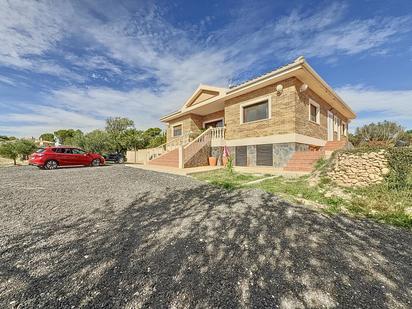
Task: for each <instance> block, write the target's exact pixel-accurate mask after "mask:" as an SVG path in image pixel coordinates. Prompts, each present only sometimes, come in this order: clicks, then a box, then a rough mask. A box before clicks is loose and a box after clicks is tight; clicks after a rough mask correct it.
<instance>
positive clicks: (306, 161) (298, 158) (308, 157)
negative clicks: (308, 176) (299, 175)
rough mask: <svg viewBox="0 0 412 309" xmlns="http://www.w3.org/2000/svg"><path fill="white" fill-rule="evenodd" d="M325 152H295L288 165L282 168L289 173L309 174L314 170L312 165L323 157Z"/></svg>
mask: <svg viewBox="0 0 412 309" xmlns="http://www.w3.org/2000/svg"><path fill="white" fill-rule="evenodd" d="M324 154H325V152H324V151H322V150H318V151H297V152H295V153H294V154H293V155H292V157H291V158H290V160H289V161H288V164H287V165H286V166H285V167H284V168H283V170H285V171H289V172H311V171H312V170H313V169H314V166H313V165H314V164H315V162H316V161H318V160H319V159H320V158H322V157H323V156H324Z"/></svg>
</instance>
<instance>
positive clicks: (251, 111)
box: [242, 100, 269, 123]
mask: <svg viewBox="0 0 412 309" xmlns="http://www.w3.org/2000/svg"><path fill="white" fill-rule="evenodd" d="M242 108H243V123H245V122H252V121H258V120H263V119H268V118H269V101H268V100H265V101H263V102H259V103H255V104H251V105H247V106H243V107H242Z"/></svg>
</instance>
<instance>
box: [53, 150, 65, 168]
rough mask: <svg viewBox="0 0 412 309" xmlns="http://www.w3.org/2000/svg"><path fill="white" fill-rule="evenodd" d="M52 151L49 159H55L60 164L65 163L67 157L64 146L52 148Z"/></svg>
mask: <svg viewBox="0 0 412 309" xmlns="http://www.w3.org/2000/svg"><path fill="white" fill-rule="evenodd" d="M52 152H53V155H51V156H50V159H52V160H56V161H57V162H58V164H59V165H60V166H63V165H66V161H67V157H66V155H65V153H64V152H65V149H64V148H53V149H52Z"/></svg>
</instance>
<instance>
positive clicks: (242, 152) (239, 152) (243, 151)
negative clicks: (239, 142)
mask: <svg viewBox="0 0 412 309" xmlns="http://www.w3.org/2000/svg"><path fill="white" fill-rule="evenodd" d="M235 163H236V165H237V166H246V165H247V146H236V162H235Z"/></svg>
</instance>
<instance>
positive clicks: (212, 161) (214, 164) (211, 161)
mask: <svg viewBox="0 0 412 309" xmlns="http://www.w3.org/2000/svg"><path fill="white" fill-rule="evenodd" d="M216 163H217V159H216V158H215V157H213V156H210V157H209V165H210V166H216Z"/></svg>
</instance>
